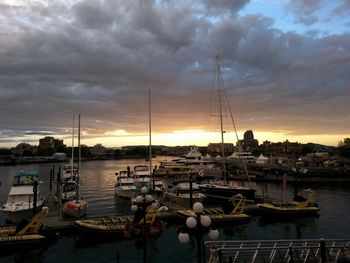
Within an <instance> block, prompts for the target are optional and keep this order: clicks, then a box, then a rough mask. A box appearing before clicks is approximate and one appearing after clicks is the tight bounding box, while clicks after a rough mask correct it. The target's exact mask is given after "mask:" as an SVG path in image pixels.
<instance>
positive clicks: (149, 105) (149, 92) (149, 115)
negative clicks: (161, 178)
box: [148, 90, 152, 175]
mask: <svg viewBox="0 0 350 263" xmlns="http://www.w3.org/2000/svg"><path fill="white" fill-rule="evenodd" d="M151 121H152V119H151V91H150V90H149V91H148V131H149V173H150V175H151V174H152V122H151Z"/></svg>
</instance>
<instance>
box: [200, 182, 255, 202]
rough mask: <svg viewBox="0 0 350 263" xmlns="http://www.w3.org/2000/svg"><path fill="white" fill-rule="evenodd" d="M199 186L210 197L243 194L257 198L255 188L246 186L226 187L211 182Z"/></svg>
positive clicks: (249, 198) (219, 197)
mask: <svg viewBox="0 0 350 263" xmlns="http://www.w3.org/2000/svg"><path fill="white" fill-rule="evenodd" d="M199 188H201V189H202V190H204V192H205V194H206V195H207V196H208V198H210V199H216V198H217V199H225V198H231V197H232V196H234V195H237V194H241V195H243V196H244V197H245V198H247V199H248V200H255V192H256V190H255V189H254V188H244V187H237V188H235V187H225V186H221V185H215V184H209V185H199Z"/></svg>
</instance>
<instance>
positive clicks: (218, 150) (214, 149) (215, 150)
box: [208, 143, 234, 155]
mask: <svg viewBox="0 0 350 263" xmlns="http://www.w3.org/2000/svg"><path fill="white" fill-rule="evenodd" d="M233 148H234V146H233V143H224V152H225V154H227V155H228V154H232V153H233ZM208 152H209V153H210V154H219V155H221V154H222V144H221V143H209V145H208Z"/></svg>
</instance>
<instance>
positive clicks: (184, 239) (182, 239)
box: [178, 232, 190, 244]
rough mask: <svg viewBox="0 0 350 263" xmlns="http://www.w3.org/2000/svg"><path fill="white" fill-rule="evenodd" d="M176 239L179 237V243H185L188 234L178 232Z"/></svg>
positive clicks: (188, 237)
mask: <svg viewBox="0 0 350 263" xmlns="http://www.w3.org/2000/svg"><path fill="white" fill-rule="evenodd" d="M178 239H179V241H180V243H182V244H186V243H188V241H189V240H190V236H189V234H188V233H182V232H180V233H179V235H178Z"/></svg>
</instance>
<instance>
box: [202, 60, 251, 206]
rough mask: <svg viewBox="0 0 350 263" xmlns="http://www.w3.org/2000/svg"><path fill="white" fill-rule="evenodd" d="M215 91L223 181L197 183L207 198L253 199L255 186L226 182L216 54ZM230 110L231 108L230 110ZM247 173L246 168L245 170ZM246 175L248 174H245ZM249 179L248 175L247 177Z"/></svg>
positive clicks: (221, 110)
mask: <svg viewBox="0 0 350 263" xmlns="http://www.w3.org/2000/svg"><path fill="white" fill-rule="evenodd" d="M216 83H217V85H216V92H217V93H218V102H219V117H220V134H221V152H222V153H221V154H222V158H221V160H222V174H223V177H224V181H223V182H218V181H217V180H215V181H213V182H208V183H203V184H199V187H200V188H201V189H203V190H204V191H205V193H206V195H207V197H208V198H211V199H218V200H223V199H228V198H231V197H232V196H233V195H237V194H241V195H243V196H244V197H246V198H247V199H248V200H254V199H255V192H256V189H255V188H250V187H244V186H243V187H241V186H232V185H229V184H228V182H227V171H226V163H225V148H224V133H225V131H224V125H223V105H222V99H223V92H224V90H223V86H224V85H223V79H222V74H221V68H220V64H219V58H218V56H217V57H216ZM226 102H227V105H228V107H229V109H230V106H229V103H228V99H227V97H226ZM230 112H231V110H230ZM231 120H232V122H233V125H234V121H233V117H232V114H231ZM234 128H235V133H236V137H237V139H238V136H237V131H236V127H235V125H234ZM246 173H247V170H246ZM247 177H248V175H247ZM248 179H249V177H248Z"/></svg>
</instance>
